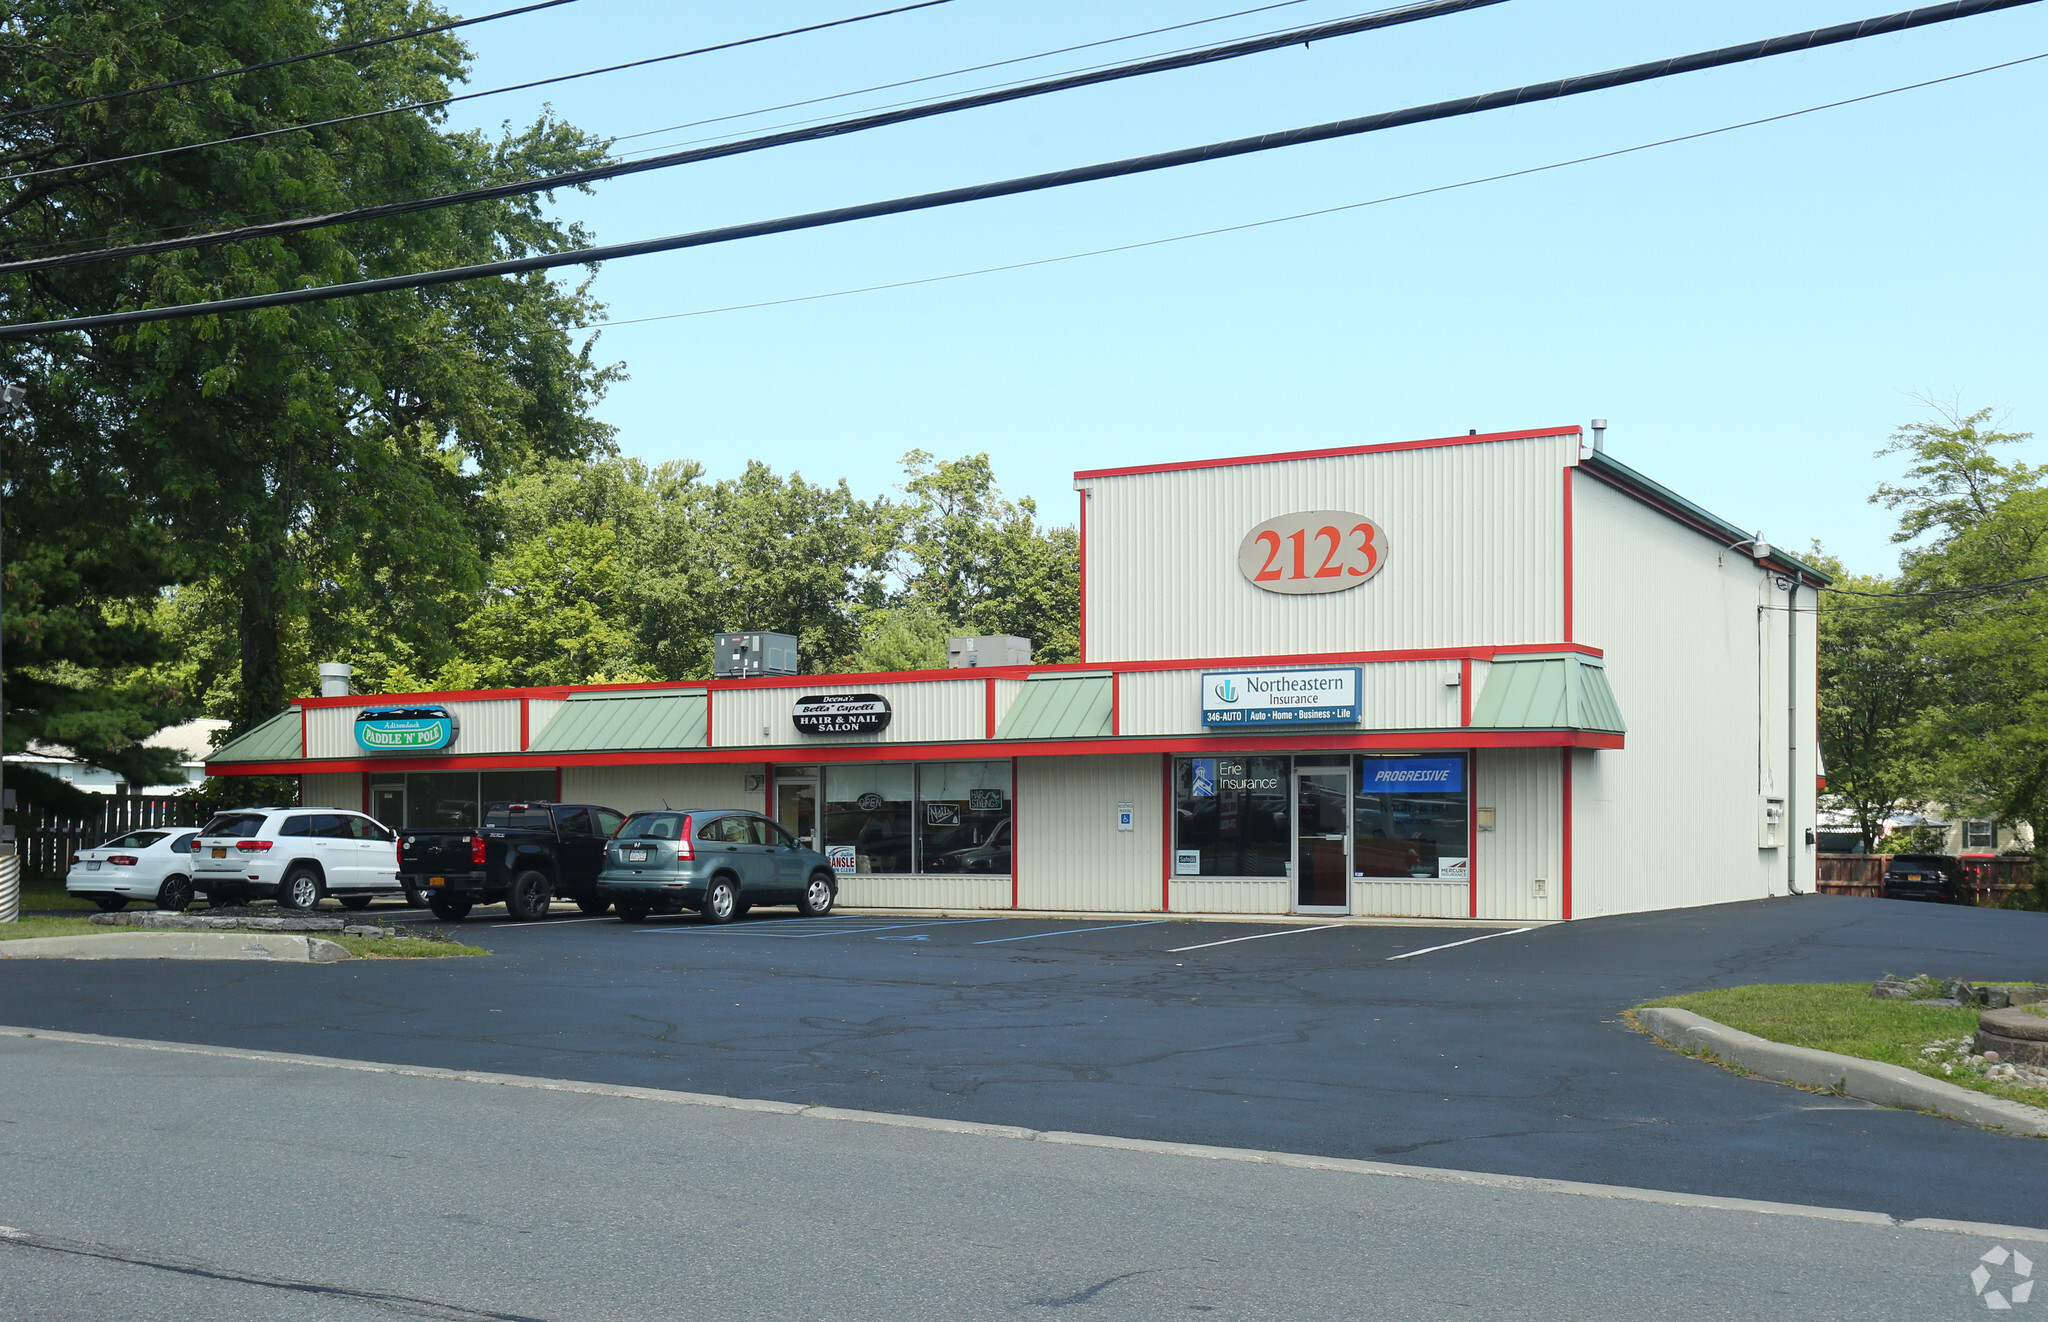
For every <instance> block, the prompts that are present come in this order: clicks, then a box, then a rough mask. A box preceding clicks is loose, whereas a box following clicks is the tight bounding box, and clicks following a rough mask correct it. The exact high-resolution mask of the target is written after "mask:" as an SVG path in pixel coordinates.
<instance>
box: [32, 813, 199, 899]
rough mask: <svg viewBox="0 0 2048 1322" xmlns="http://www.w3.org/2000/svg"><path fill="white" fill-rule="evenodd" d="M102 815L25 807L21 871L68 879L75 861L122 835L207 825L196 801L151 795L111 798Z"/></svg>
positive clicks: (41, 877) (42, 878)
mask: <svg viewBox="0 0 2048 1322" xmlns="http://www.w3.org/2000/svg"><path fill="white" fill-rule="evenodd" d="M99 797H102V798H104V799H105V800H106V802H105V803H104V804H103V805H96V807H97V811H94V812H90V813H87V814H85V815H83V816H72V815H69V814H64V813H58V812H54V811H50V810H47V809H42V808H37V807H35V806H34V805H33V804H30V805H26V806H24V807H23V808H22V810H21V811H20V812H19V813H17V814H16V815H15V821H16V823H17V825H16V828H15V830H16V836H17V842H18V848H19V850H20V853H21V862H22V871H23V873H24V874H25V875H27V876H29V877H34V878H38V879H40V880H44V881H50V880H56V879H60V878H62V877H63V875H64V874H65V872H66V871H68V870H69V869H70V866H71V856H72V855H73V854H75V853H77V852H78V851H79V850H81V849H91V848H93V847H94V846H96V845H100V844H104V843H105V842H106V841H108V840H111V839H113V838H114V837H115V836H117V835H123V834H125V833H127V832H129V831H140V830H143V829H144V828H146V827H152V826H154V827H166V826H198V825H199V824H200V823H201V822H203V821H204V820H205V819H206V814H205V813H204V812H202V811H201V809H200V806H199V805H198V804H197V803H194V802H193V801H192V800H191V799H180V798H170V797H166V796H159V795H148V794H107V795H102V796H99Z"/></svg>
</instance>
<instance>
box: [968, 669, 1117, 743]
mask: <svg viewBox="0 0 2048 1322" xmlns="http://www.w3.org/2000/svg"><path fill="white" fill-rule="evenodd" d="M1115 683H1116V680H1115V678H1114V677H1113V676H1111V675H1110V674H1109V673H1108V672H1107V671H1100V672H1095V673H1089V674H1079V675H1033V676H1032V677H1031V678H1030V679H1027V680H1025V681H1024V690H1023V692H1021V693H1019V694H1018V695H1017V701H1015V702H1013V703H1011V704H1010V710H1009V711H1008V712H1006V713H1004V715H1003V720H1002V724H1000V725H998V726H997V727H996V738H998V739H1106V738H1108V737H1109V734H1110V728H1111V726H1112V725H1114V724H1115V722H1114V719H1113V712H1112V708H1113V706H1114V704H1115V697H1114V691H1113V689H1112V688H1111V686H1112V685H1113V684H1115Z"/></svg>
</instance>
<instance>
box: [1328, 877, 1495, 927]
mask: <svg viewBox="0 0 2048 1322" xmlns="http://www.w3.org/2000/svg"><path fill="white" fill-rule="evenodd" d="M1471 906H1472V897H1471V892H1470V890H1469V889H1468V888H1467V886H1466V884H1465V883H1464V882H1462V881H1403V880H1400V879H1393V880H1373V881H1356V880H1354V881H1353V882H1352V883H1351V912H1352V913H1354V914H1360V915H1371V916H1373V917H1376V918H1463V917H1466V916H1467V915H1468V914H1469V913H1470V911H1471Z"/></svg>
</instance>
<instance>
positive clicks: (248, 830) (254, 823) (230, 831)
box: [199, 812, 263, 838]
mask: <svg viewBox="0 0 2048 1322" xmlns="http://www.w3.org/2000/svg"><path fill="white" fill-rule="evenodd" d="M262 829H263V814H262V813H260V812H224V813H221V814H220V815H219V816H217V817H215V818H214V819H213V820H212V821H210V822H208V823H207V824H206V825H204V826H202V827H200V828H199V834H201V835H227V836H237V837H243V838H246V837H248V836H252V835H255V834H256V833H257V832H258V831H261V830H262Z"/></svg>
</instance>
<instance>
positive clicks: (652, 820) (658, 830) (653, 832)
mask: <svg viewBox="0 0 2048 1322" xmlns="http://www.w3.org/2000/svg"><path fill="white" fill-rule="evenodd" d="M682 832H683V814H681V813H679V812H636V813H634V814H633V815H632V816H631V817H628V818H627V819H626V822H625V825H623V826H621V827H620V828H619V833H618V835H617V836H616V837H614V838H615V839H619V840H679V839H681V838H682Z"/></svg>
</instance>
